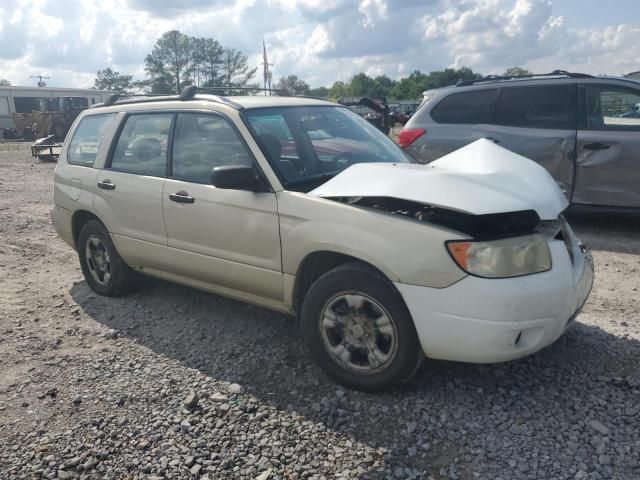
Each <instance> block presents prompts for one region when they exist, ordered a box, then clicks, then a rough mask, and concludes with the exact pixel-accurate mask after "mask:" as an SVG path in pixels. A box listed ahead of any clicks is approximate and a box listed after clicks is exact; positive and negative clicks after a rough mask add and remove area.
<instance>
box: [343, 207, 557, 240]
mask: <svg viewBox="0 0 640 480" xmlns="http://www.w3.org/2000/svg"><path fill="white" fill-rule="evenodd" d="M333 200H337V201H340V202H343V203H347V204H349V205H357V206H361V207H366V208H373V209H375V210H382V211H384V212H387V213H393V214H397V215H403V216H406V217H409V218H412V219H415V220H418V221H421V222H428V223H432V224H434V225H440V226H443V227H446V228H450V229H452V230H456V231H458V232H462V233H465V234H467V235H469V236H471V237H473V238H476V239H490V238H498V237H508V236H515V235H526V234H529V233H533V232H534V231H539V227H542V228H541V229H548V227H549V225H547V224H548V223H556V222H555V221H551V222H541V221H540V217H539V216H538V214H537V213H536V212H535V211H534V210H521V211H517V212H506V213H489V214H483V215H473V214H470V213H464V212H457V211H455V210H450V209H446V208H441V207H434V206H430V205H424V204H421V203H418V202H412V201H409V200H402V199H398V198H389V197H341V198H334V199H333ZM551 228H552V229H555V230H556V233H557V229H558V228H559V227H553V226H552V227H551ZM540 233H542V232H540ZM554 235H555V234H554Z"/></svg>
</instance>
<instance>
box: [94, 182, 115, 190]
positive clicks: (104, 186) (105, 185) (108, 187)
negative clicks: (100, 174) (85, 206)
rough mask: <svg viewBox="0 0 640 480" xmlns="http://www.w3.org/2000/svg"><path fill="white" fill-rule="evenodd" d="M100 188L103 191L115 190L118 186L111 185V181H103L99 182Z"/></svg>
mask: <svg viewBox="0 0 640 480" xmlns="http://www.w3.org/2000/svg"><path fill="white" fill-rule="evenodd" d="M98 188H101V189H103V190H115V189H116V186H115V185H114V184H113V183H111V180H101V181H99V182H98Z"/></svg>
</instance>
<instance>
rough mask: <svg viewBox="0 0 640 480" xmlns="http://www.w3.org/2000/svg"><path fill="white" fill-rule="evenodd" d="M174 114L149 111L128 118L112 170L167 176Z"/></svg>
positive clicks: (119, 139)
mask: <svg viewBox="0 0 640 480" xmlns="http://www.w3.org/2000/svg"><path fill="white" fill-rule="evenodd" d="M172 119H173V114H171V113H147V114H140V115H131V116H130V117H129V118H127V120H126V123H125V125H124V128H123V129H122V133H121V134H120V137H119V138H118V143H117V145H116V148H115V150H114V152H113V157H112V159H111V166H110V167H111V169H112V170H119V171H121V172H127V173H137V174H138V175H150V176H153V177H164V176H165V175H166V171H167V146H168V144H169V131H170V130H171V121H172Z"/></svg>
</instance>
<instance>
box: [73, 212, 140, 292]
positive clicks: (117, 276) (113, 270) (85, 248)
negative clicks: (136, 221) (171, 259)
mask: <svg viewBox="0 0 640 480" xmlns="http://www.w3.org/2000/svg"><path fill="white" fill-rule="evenodd" d="M89 244H91V245H89ZM77 247H78V256H79V257H80V267H81V268H82V273H83V275H84V278H85V280H86V281H87V283H88V284H89V287H91V290H93V291H94V292H96V293H99V294H100V295H104V296H105V297H119V296H121V295H124V294H126V293H129V292H130V291H132V290H133V289H134V288H135V286H136V284H137V281H136V280H137V274H136V272H134V271H133V270H132V269H131V268H130V267H129V266H128V265H127V264H126V263H124V261H123V260H122V258H121V257H120V255H119V254H118V251H117V250H116V247H115V245H114V244H113V241H112V240H111V236H110V235H109V232H107V229H106V228H105V227H104V225H103V224H102V223H100V222H99V221H98V220H90V221H88V222H87V223H85V224H84V226H83V227H82V229H81V230H80V235H78V246H77ZM91 251H94V252H97V253H96V255H94V256H89V255H90V254H91ZM100 257H101V258H102V263H99V262H100ZM105 259H106V262H105ZM106 264H108V267H106ZM100 273H102V276H100ZM107 273H108V275H107ZM94 274H95V275H97V277H96V276H94Z"/></svg>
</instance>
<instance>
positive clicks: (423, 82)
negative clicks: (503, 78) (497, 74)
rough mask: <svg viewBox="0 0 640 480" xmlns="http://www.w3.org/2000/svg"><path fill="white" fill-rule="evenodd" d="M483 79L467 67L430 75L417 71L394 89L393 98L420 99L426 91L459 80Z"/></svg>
mask: <svg viewBox="0 0 640 480" xmlns="http://www.w3.org/2000/svg"><path fill="white" fill-rule="evenodd" d="M481 78H482V75H480V74H479V73H476V72H474V71H473V70H471V69H470V68H467V67H462V68H459V69H455V68H445V69H444V70H436V71H433V72H430V73H429V74H428V75H427V74H424V73H422V72H421V71H419V70H415V71H413V72H411V74H410V75H409V76H408V77H405V78H403V79H401V80H400V81H399V82H398V83H397V84H396V85H395V86H394V87H393V90H392V91H391V96H392V97H393V98H395V99H399V100H408V99H418V98H420V97H421V96H422V92H424V91H425V90H431V89H432V88H440V87H446V86H449V85H455V84H456V83H457V82H458V81H459V80H478V79H481Z"/></svg>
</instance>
